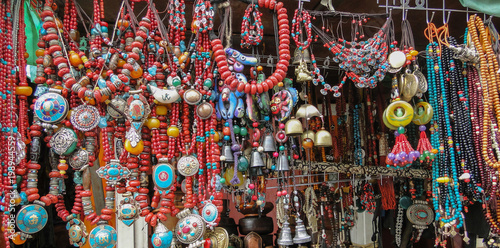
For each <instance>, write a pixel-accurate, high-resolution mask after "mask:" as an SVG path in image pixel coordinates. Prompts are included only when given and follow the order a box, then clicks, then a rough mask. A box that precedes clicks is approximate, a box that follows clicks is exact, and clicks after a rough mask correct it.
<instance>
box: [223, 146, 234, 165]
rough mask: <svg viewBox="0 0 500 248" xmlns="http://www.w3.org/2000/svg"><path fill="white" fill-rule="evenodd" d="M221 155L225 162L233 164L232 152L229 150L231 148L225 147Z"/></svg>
mask: <svg viewBox="0 0 500 248" xmlns="http://www.w3.org/2000/svg"><path fill="white" fill-rule="evenodd" d="M222 154H223V156H224V157H225V158H226V159H225V161H226V162H234V157H233V151H232V150H231V146H229V145H225V146H224V151H223V153H222Z"/></svg>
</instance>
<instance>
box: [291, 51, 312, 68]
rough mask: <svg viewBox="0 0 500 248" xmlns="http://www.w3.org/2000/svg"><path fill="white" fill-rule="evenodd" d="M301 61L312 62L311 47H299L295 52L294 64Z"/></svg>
mask: <svg viewBox="0 0 500 248" xmlns="http://www.w3.org/2000/svg"><path fill="white" fill-rule="evenodd" d="M301 61H304V62H306V63H311V55H310V54H309V49H306V50H300V49H299V48H298V47H297V48H296V49H295V52H293V63H292V64H294V65H298V64H300V62H301Z"/></svg>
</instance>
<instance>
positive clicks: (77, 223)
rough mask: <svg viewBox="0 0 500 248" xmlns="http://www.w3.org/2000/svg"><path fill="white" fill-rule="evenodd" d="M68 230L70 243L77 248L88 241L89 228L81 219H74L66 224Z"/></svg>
mask: <svg viewBox="0 0 500 248" xmlns="http://www.w3.org/2000/svg"><path fill="white" fill-rule="evenodd" d="M66 230H68V235H69V243H70V244H71V245H73V246H75V247H81V246H83V245H84V244H85V242H86V241H87V235H88V234H87V228H86V227H85V224H83V222H82V221H81V220H79V219H72V220H70V221H69V222H68V223H67V224H66Z"/></svg>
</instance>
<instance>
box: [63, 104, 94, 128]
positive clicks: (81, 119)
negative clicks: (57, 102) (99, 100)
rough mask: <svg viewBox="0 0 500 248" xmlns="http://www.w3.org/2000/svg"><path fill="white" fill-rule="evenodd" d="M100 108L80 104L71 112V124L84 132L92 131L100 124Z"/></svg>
mask: <svg viewBox="0 0 500 248" xmlns="http://www.w3.org/2000/svg"><path fill="white" fill-rule="evenodd" d="M99 120H100V116H99V110H97V108H96V107H94V106H91V105H80V106H78V107H76V108H74V109H73V111H72V112H71V118H70V121H71V124H73V126H74V127H75V128H76V129H78V130H80V131H83V132H87V131H90V130H92V129H94V128H95V127H97V124H99Z"/></svg>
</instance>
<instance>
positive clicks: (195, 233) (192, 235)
mask: <svg viewBox="0 0 500 248" xmlns="http://www.w3.org/2000/svg"><path fill="white" fill-rule="evenodd" d="M177 217H178V218H179V221H178V222H177V225H176V226H175V236H176V237H177V240H179V241H180V242H181V243H183V244H192V243H194V242H196V241H197V240H199V239H200V238H201V237H202V236H203V234H204V233H205V229H206V225H205V221H204V220H203V218H202V217H201V216H200V215H197V214H192V213H191V211H190V210H189V209H185V210H183V211H181V212H179V213H178V214H177Z"/></svg>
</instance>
